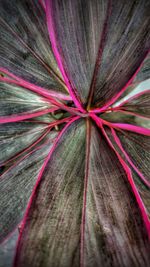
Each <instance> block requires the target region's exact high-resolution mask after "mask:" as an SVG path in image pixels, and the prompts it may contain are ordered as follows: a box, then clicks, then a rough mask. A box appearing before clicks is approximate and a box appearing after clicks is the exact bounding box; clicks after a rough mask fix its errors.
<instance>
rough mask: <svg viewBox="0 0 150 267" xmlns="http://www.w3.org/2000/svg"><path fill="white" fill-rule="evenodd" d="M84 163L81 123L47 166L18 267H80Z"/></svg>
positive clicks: (67, 133)
mask: <svg viewBox="0 0 150 267" xmlns="http://www.w3.org/2000/svg"><path fill="white" fill-rule="evenodd" d="M84 161H85V123H84V121H82V120H81V121H79V122H78V121H77V122H74V123H73V124H72V125H71V126H70V127H69V128H68V129H67V130H66V131H65V132H64V134H63V135H62V137H61V139H60V141H59V143H58V145H57V147H56V149H55V151H54V152H53V154H52V157H51V159H50V161H49V162H48V164H47V167H46V169H45V171H44V174H43V177H42V180H41V183H40V185H39V186H38V188H37V190H36V195H35V199H34V201H33V202H32V205H31V207H30V210H29V212H28V216H27V220H26V225H25V228H24V232H23V235H22V238H21V240H20V244H19V247H18V254H17V262H16V266H44V267H46V266H78V264H79V244H80V221H81V206H82V198H83V182H84V179H83V178H84ZM35 235H36V239H35Z"/></svg>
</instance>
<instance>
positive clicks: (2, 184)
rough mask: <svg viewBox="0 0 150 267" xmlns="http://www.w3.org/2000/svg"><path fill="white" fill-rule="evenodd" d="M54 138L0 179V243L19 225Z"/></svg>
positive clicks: (53, 136) (51, 135) (15, 164)
mask: <svg viewBox="0 0 150 267" xmlns="http://www.w3.org/2000/svg"><path fill="white" fill-rule="evenodd" d="M55 136H56V133H51V134H50V135H49V141H48V143H47V144H45V145H43V146H41V147H40V146H39V148H37V149H36V150H34V151H32V152H31V153H29V154H26V155H25V157H24V158H22V159H21V160H20V161H18V162H15V163H14V165H12V166H11V167H10V168H9V169H8V170H7V171H5V172H4V174H3V175H2V176H1V177H0V203H1V205H0V242H2V241H4V239H5V238H6V237H7V236H8V234H10V233H11V232H12V231H13V230H14V229H15V228H16V227H17V225H18V223H20V221H21V219H22V217H23V214H24V211H25V208H26V206H27V202H28V200H29V197H30V195H31V192H32V189H33V186H34V184H35V182H36V179H37V176H38V173H39V171H40V169H41V166H42V164H43V161H44V159H45V158H46V156H47V154H48V152H49V150H50V147H51V145H52V143H53V139H54V138H55Z"/></svg>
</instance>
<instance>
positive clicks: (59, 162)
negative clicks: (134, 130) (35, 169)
mask: <svg viewBox="0 0 150 267" xmlns="http://www.w3.org/2000/svg"><path fill="white" fill-rule="evenodd" d="M90 129H91V130H90V134H88V135H87V138H88V140H87V144H89V145H90V146H89V150H88V152H87V155H86V162H85V126H84V124H83V121H80V122H75V123H73V124H72V125H71V126H70V127H69V128H68V129H67V131H66V132H65V133H64V134H63V136H62V137H61V140H60V141H59V143H58V145H57V147H56V149H55V151H54V152H53V154H52V157H51V160H50V161H49V162H48V165H47V167H46V169H45V171H44V174H43V177H42V180H41V182H40V184H39V186H38V187H37V190H36V195H35V199H34V201H33V202H32V204H31V206H30V209H29V211H28V213H27V217H26V222H25V226H24V229H23V232H22V234H21V238H20V240H19V245H18V250H17V254H16V258H15V266H19V267H22V266H27V265H28V266H32V267H34V266H36V267H37V266H40V267H41V266H44V267H46V266H54V267H55V266H61V267H66V266H89V267H92V266H93V267H96V266H102V265H103V266H114V267H116V266H126V267H128V266H147V267H148V264H149V259H148V237H147V234H146V229H145V226H144V223H143V221H142V217H141V213H140V210H139V207H138V205H137V203H136V200H135V197H134V195H133V193H132V191H131V188H130V185H129V184H128V180H127V177H126V173H125V172H124V170H123V168H122V166H121V164H120V163H119V162H118V159H117V157H116V155H115V154H114V152H113V151H112V150H110V147H109V146H108V144H107V143H106V141H105V140H104V139H103V137H102V135H101V134H100V133H98V131H97V129H96V127H95V126H94V125H91V126H90ZM60 154H61V157H60V156H58V155H60ZM64 157H65V161H64V160H63V159H64ZM85 163H86V164H85ZM84 169H85V171H84ZM85 179H86V182H85ZM83 192H84V193H83ZM35 235H36V239H35Z"/></svg>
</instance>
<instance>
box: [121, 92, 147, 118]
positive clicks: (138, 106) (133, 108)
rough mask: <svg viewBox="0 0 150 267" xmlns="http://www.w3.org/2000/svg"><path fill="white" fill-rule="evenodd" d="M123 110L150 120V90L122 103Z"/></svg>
mask: <svg viewBox="0 0 150 267" xmlns="http://www.w3.org/2000/svg"><path fill="white" fill-rule="evenodd" d="M121 109H123V110H125V111H129V112H131V113H132V112H133V114H134V113H136V114H138V115H141V116H143V117H147V118H150V90H146V91H145V92H144V91H143V92H141V93H139V94H137V95H134V96H133V97H131V98H129V99H127V101H125V102H124V103H123V102H122V103H121Z"/></svg>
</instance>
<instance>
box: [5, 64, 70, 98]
mask: <svg viewBox="0 0 150 267" xmlns="http://www.w3.org/2000/svg"><path fill="white" fill-rule="evenodd" d="M0 72H2V73H4V74H6V75H8V76H10V77H11V78H13V79H15V80H16V81H11V80H10V78H8V77H1V78H3V79H4V78H5V79H6V78H7V79H8V81H10V82H11V83H13V82H14V83H15V82H16V84H18V85H22V86H23V87H25V88H26V87H27V88H28V89H30V90H32V91H33V92H36V93H37V94H39V95H42V96H43V97H46V98H47V99H51V97H56V98H58V99H61V100H68V101H69V100H72V98H71V97H70V96H67V95H64V94H62V93H57V92H55V91H53V90H49V89H45V88H44V87H41V86H37V85H35V84H32V83H30V82H28V81H26V80H24V79H22V78H20V77H18V76H16V75H14V74H13V73H11V72H9V71H8V70H6V69H5V68H0ZM3 79H1V80H3ZM5 79H4V81H5ZM6 81H7V80H6ZM17 82H20V83H17Z"/></svg>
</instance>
